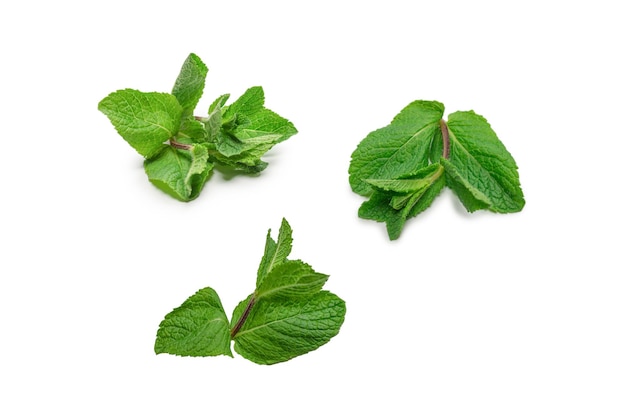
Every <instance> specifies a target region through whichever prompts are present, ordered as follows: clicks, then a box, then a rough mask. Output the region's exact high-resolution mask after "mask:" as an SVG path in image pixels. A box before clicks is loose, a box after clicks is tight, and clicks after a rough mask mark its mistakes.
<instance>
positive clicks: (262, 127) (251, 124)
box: [235, 108, 298, 144]
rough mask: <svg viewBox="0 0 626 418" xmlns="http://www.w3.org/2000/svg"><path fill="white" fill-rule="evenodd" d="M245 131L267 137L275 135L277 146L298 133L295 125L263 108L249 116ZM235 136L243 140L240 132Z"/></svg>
mask: <svg viewBox="0 0 626 418" xmlns="http://www.w3.org/2000/svg"><path fill="white" fill-rule="evenodd" d="M245 129H246V130H247V131H250V132H260V133H264V134H266V135H268V134H269V135H271V134H274V135H276V138H275V139H274V143H275V144H277V143H279V142H283V141H285V140H286V139H288V138H290V137H291V136H293V135H295V134H297V133H298V130H297V129H296V127H295V126H293V123H291V122H289V121H288V120H287V119H285V118H283V117H282V116H279V115H277V114H276V113H274V112H272V111H271V110H269V109H267V108H262V109H260V110H258V111H257V112H255V113H254V114H249V115H248V125H247V126H245ZM242 130H243V129H242ZM235 135H237V137H238V138H240V139H241V138H242V134H241V133H240V132H236V133H235ZM259 135H260V134H259Z"/></svg>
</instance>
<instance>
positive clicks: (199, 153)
mask: <svg viewBox="0 0 626 418" xmlns="http://www.w3.org/2000/svg"><path fill="white" fill-rule="evenodd" d="M208 157H209V154H208V151H207V148H206V146H204V145H202V144H194V145H191V146H190V149H189V150H183V149H178V148H174V147H173V146H166V147H164V148H163V150H162V151H161V152H160V153H159V154H158V155H156V156H155V157H154V158H151V159H148V160H146V161H145V162H144V169H145V171H146V174H147V175H148V178H149V180H150V181H151V182H152V184H154V185H155V186H156V187H158V188H159V189H161V190H162V191H164V192H166V193H167V194H169V195H171V196H173V197H175V198H176V199H178V200H181V201H183V202H187V201H190V200H193V199H195V198H196V197H198V194H200V191H201V190H202V187H203V186H204V183H205V182H206V180H207V178H208V175H209V173H210V172H211V170H212V169H213V164H211V163H210V162H209V161H208Z"/></svg>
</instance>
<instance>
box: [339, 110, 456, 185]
mask: <svg viewBox="0 0 626 418" xmlns="http://www.w3.org/2000/svg"><path fill="white" fill-rule="evenodd" d="M443 110H444V107H443V105H442V104H441V103H439V102H435V101H421V100H418V101H414V102H412V103H410V104H409V105H408V106H406V107H405V108H404V109H403V110H402V111H401V112H400V113H399V114H398V115H397V116H396V117H395V118H394V119H393V121H392V122H391V123H390V124H389V125H387V126H386V127H384V128H381V129H378V130H376V131H373V132H371V133H370V134H369V135H367V137H365V139H363V140H362V141H361V143H360V144H359V145H358V146H357V148H356V150H355V151H354V152H353V153H352V160H351V161H350V167H349V170H348V172H349V174H350V179H349V180H350V186H351V187H352V190H353V191H354V192H355V193H358V194H360V195H364V196H367V195H369V194H370V193H371V192H372V187H371V185H369V184H368V183H366V182H365V181H364V180H366V179H394V178H398V177H400V176H402V175H405V174H407V173H409V172H413V171H415V170H416V169H420V168H423V167H426V166H427V165H428V158H429V154H430V148H431V143H432V139H433V137H434V135H435V133H436V131H437V130H438V129H439V121H440V120H441V117H442V116H443Z"/></svg>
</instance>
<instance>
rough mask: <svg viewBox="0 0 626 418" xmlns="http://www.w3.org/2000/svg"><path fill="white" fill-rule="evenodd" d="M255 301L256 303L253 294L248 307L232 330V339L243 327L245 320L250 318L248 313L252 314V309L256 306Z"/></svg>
mask: <svg viewBox="0 0 626 418" xmlns="http://www.w3.org/2000/svg"><path fill="white" fill-rule="evenodd" d="M255 303H256V299H255V298H254V295H252V296H251V297H250V300H249V301H248V305H247V306H246V309H245V310H244V311H243V314H242V315H241V318H239V321H237V323H236V324H235V326H234V327H233V329H232V330H231V331H230V338H231V339H232V338H235V335H237V333H238V332H239V330H240V329H241V327H243V324H244V322H246V319H248V315H250V311H251V310H252V307H253V306H254V304H255Z"/></svg>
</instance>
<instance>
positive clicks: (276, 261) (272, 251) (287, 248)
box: [256, 218, 293, 289]
mask: <svg viewBox="0 0 626 418" xmlns="http://www.w3.org/2000/svg"><path fill="white" fill-rule="evenodd" d="M271 232H272V230H271V229H270V230H268V231H267V238H266V239H265V252H264V253H263V258H261V263H260V264H259V269H258V271H257V279H256V287H257V289H258V288H259V287H260V286H261V284H262V283H263V279H265V276H267V275H268V273H270V272H271V271H272V270H273V269H274V268H275V267H276V266H278V265H280V264H282V263H284V262H285V261H286V260H287V257H288V256H289V254H290V253H291V247H292V243H293V238H292V233H293V231H292V229H291V226H290V225H289V222H287V220H286V219H285V218H283V220H282V222H281V224H280V230H279V231H278V242H277V241H274V240H273V239H272V236H271Z"/></svg>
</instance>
